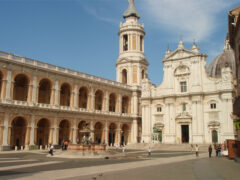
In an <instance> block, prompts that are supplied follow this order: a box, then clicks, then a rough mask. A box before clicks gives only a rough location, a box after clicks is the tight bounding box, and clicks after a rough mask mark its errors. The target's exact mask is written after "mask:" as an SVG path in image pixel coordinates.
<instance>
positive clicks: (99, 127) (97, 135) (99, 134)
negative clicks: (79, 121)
mask: <svg viewBox="0 0 240 180" xmlns="http://www.w3.org/2000/svg"><path fill="white" fill-rule="evenodd" d="M102 138H103V124H102V123H101V122H97V123H96V124H95V126H94V143H96V144H101V143H102Z"/></svg>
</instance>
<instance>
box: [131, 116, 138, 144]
mask: <svg viewBox="0 0 240 180" xmlns="http://www.w3.org/2000/svg"><path fill="white" fill-rule="evenodd" d="M137 130H138V129H137V119H134V120H133V123H132V140H131V143H137V133H138V132H137Z"/></svg>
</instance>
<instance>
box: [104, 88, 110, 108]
mask: <svg viewBox="0 0 240 180" xmlns="http://www.w3.org/2000/svg"><path fill="white" fill-rule="evenodd" d="M105 111H109V92H108V91H106V93H105Z"/></svg>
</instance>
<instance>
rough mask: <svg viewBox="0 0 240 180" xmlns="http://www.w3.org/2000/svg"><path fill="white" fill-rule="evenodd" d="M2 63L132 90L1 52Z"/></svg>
mask: <svg viewBox="0 0 240 180" xmlns="http://www.w3.org/2000/svg"><path fill="white" fill-rule="evenodd" d="M0 61H4V62H5V63H7V64H15V65H20V66H21V67H27V68H31V69H32V70H34V71H36V70H42V71H46V72H51V73H53V74H54V75H56V74H57V75H62V76H65V77H71V78H73V79H76V78H77V79H81V80H84V81H88V82H90V83H94V84H96V83H98V84H103V85H105V86H106V85H107V86H110V87H114V88H119V89H123V90H131V86H129V85H126V84H122V83H119V82H116V81H112V80H108V79H104V78H101V77H97V76H94V75H90V74H86V73H81V72H78V71H75V70H71V69H67V68H63V67H60V66H55V65H52V64H48V63H44V62H41V61H38V60H34V59H29V58H25V57H21V56H17V55H14V54H10V53H6V52H2V51H0Z"/></svg>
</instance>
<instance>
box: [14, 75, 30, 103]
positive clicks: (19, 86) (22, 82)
mask: <svg viewBox="0 0 240 180" xmlns="http://www.w3.org/2000/svg"><path fill="white" fill-rule="evenodd" d="M28 86H29V80H28V78H27V76H26V75H24V74H19V75H17V76H16V77H15V78H14V90H13V99H14V100H19V101H27V98H28Z"/></svg>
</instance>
